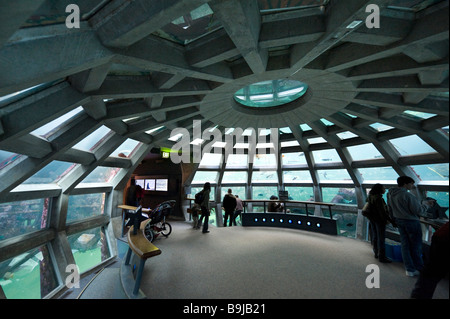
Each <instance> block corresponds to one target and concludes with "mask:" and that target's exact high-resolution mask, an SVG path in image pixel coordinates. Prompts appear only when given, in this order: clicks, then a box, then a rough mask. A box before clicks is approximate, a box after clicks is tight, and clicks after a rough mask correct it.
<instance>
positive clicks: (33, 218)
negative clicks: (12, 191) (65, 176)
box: [0, 198, 50, 241]
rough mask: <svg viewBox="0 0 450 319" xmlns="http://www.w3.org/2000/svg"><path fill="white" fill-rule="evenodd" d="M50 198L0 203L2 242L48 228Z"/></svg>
mask: <svg viewBox="0 0 450 319" xmlns="http://www.w3.org/2000/svg"><path fill="white" fill-rule="evenodd" d="M49 203H50V199H49V198H40V199H33V200H26V201H20V202H9V203H0V241H1V240H4V239H7V238H11V237H15V236H19V235H23V234H27V233H32V232H35V231H38V230H40V229H44V228H46V227H47V218H48V216H47V214H48V209H49Z"/></svg>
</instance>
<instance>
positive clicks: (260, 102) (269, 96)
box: [234, 79, 308, 107]
mask: <svg viewBox="0 0 450 319" xmlns="http://www.w3.org/2000/svg"><path fill="white" fill-rule="evenodd" d="M307 90H308V85H307V84H306V83H303V82H300V81H296V80H288V79H281V80H270V81H263V82H258V83H254V84H250V85H248V86H246V87H243V88H242V89H240V90H238V91H237V92H236V93H234V99H235V100H236V102H238V103H240V104H243V105H246V106H250V107H273V106H279V105H283V104H286V103H289V102H292V101H294V100H296V99H298V98H300V97H301V96H303V95H304V94H305V93H306V91H307Z"/></svg>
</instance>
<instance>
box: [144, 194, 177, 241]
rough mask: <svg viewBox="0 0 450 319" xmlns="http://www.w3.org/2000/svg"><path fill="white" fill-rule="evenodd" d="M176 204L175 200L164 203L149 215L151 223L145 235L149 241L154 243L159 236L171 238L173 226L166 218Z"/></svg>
mask: <svg viewBox="0 0 450 319" xmlns="http://www.w3.org/2000/svg"><path fill="white" fill-rule="evenodd" d="M175 203H176V201H175V200H168V201H165V202H162V203H161V204H159V205H158V206H156V207H155V208H154V209H153V210H151V211H150V212H149V213H148V218H150V219H151V221H150V222H149V223H147V225H146V226H145V229H144V235H145V237H146V238H147V239H148V240H149V241H151V242H152V241H154V240H155V239H156V238H157V237H158V236H159V234H162V235H163V236H164V237H169V235H170V233H172V225H170V224H169V223H168V222H166V217H167V216H169V215H170V213H171V212H172V210H173V207H174V206H175Z"/></svg>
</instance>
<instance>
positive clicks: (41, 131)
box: [31, 106, 83, 137]
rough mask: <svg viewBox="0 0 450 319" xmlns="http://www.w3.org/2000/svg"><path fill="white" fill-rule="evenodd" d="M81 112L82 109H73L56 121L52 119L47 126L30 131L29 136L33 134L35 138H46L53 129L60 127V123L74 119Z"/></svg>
mask: <svg viewBox="0 0 450 319" xmlns="http://www.w3.org/2000/svg"><path fill="white" fill-rule="evenodd" d="M81 111H83V107H81V106H79V107H77V108H75V109H73V110H72V111H69V112H67V113H66V114H64V115H62V116H60V117H58V118H57V119H54V120H53V121H51V122H48V123H47V124H45V125H43V126H41V127H40V128H38V129H36V130H34V131H32V132H31V134H34V135H36V136H42V137H47V136H48V135H49V133H51V131H52V130H53V129H55V128H56V127H58V126H60V125H61V124H62V123H64V122H66V121H68V120H69V119H71V118H72V117H74V116H75V115H77V114H78V113H80V112H81Z"/></svg>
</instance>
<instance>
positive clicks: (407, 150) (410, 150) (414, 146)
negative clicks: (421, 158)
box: [389, 135, 436, 155]
mask: <svg viewBox="0 0 450 319" xmlns="http://www.w3.org/2000/svg"><path fill="white" fill-rule="evenodd" d="M389 142H391V143H392V145H394V146H395V148H396V149H397V151H398V152H399V153H400V155H414V154H423V153H435V152H436V150H435V149H434V148H432V147H431V146H430V145H428V144H427V143H425V142H424V141H423V140H422V139H421V138H420V137H418V136H417V135H410V136H405V137H399V138H394V139H392V140H389Z"/></svg>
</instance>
